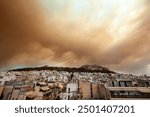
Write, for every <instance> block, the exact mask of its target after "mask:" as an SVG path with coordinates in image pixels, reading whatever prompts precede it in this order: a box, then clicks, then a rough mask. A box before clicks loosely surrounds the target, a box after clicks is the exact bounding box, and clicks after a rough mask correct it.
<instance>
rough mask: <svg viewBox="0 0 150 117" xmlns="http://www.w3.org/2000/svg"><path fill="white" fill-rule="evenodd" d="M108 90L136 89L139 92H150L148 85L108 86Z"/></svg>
mask: <svg viewBox="0 0 150 117" xmlns="http://www.w3.org/2000/svg"><path fill="white" fill-rule="evenodd" d="M108 89H109V90H110V91H138V92H141V93H150V87H108Z"/></svg>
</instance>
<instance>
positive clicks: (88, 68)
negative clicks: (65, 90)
mask: <svg viewBox="0 0 150 117" xmlns="http://www.w3.org/2000/svg"><path fill="white" fill-rule="evenodd" d="M41 70H51V71H52V70H56V71H68V72H101V73H115V72H114V71H111V70H109V69H108V68H105V67H103V66H100V65H96V64H95V65H83V66H81V67H79V68H76V67H51V66H47V65H46V66H42V67H28V68H19V69H12V70H9V71H41Z"/></svg>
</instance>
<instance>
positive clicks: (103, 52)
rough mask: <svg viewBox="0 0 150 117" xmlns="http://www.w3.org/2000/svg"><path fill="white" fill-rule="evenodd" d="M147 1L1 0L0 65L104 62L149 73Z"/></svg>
mask: <svg viewBox="0 0 150 117" xmlns="http://www.w3.org/2000/svg"><path fill="white" fill-rule="evenodd" d="M149 6H150V2H149V1H148V0H142V1H141V0H132V1H131V0H120V1H117V0H109V1H108V0H105V1H104V0H93V1H90V0H82V1H80V0H62V1H60V0H42V1H40V0H32V1H26V0H14V1H9V0H2V1H0V17H1V19H0V40H1V42H0V69H1V70H3V69H11V68H18V67H28V66H41V65H49V66H69V67H71V66H76V67H79V66H81V65H84V64H99V65H102V66H106V67H107V68H110V69H112V70H114V71H119V72H124V73H133V74H149V75H150V72H149V70H150V61H149V59H150V55H149V50H150V46H149V42H150V38H149V37H150V32H149V29H150V24H149V20H150V14H149V10H150V7H149Z"/></svg>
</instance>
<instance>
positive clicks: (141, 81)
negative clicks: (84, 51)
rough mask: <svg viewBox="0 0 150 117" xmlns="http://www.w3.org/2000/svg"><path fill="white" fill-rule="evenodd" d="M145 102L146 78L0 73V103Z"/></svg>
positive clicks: (148, 93) (149, 83)
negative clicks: (15, 101)
mask: <svg viewBox="0 0 150 117" xmlns="http://www.w3.org/2000/svg"><path fill="white" fill-rule="evenodd" d="M123 98H125V99H135V98H137V99H149V98H150V77H149V76H146V75H143V76H135V75H132V74H119V73H101V72H68V71H57V70H40V71H36V70H32V71H3V72H0V99H1V100H95V99H123Z"/></svg>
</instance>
